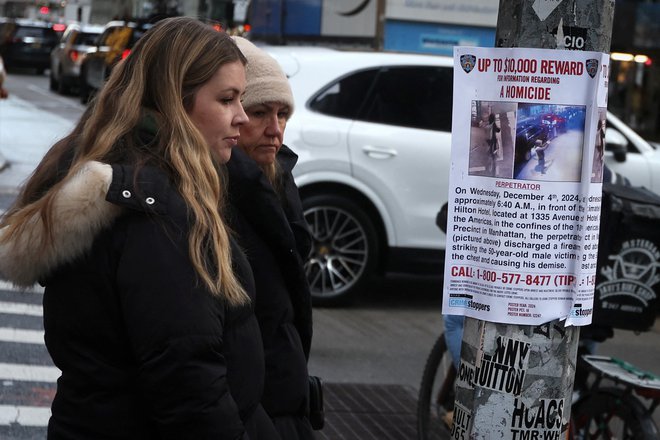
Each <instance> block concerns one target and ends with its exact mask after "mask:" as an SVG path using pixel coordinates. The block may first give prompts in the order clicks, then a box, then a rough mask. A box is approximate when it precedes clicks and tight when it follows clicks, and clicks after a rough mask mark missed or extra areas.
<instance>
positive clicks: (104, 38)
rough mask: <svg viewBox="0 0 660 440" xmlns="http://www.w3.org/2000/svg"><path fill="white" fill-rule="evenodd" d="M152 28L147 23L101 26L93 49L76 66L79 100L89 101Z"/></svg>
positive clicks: (111, 23)
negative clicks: (137, 42)
mask: <svg viewBox="0 0 660 440" xmlns="http://www.w3.org/2000/svg"><path fill="white" fill-rule="evenodd" d="M152 26H153V23H151V22H149V23H147V22H137V21H135V22H131V21H111V22H110V23H108V24H106V25H105V28H104V30H103V32H102V33H101V36H100V37H99V39H98V41H97V45H96V47H95V48H92V49H91V50H90V51H89V52H88V53H87V56H86V57H85V59H84V60H83V62H82V65H81V66H80V101H81V102H83V103H87V102H88V101H89V99H90V98H91V97H92V96H93V95H94V94H95V93H96V92H97V91H98V90H100V89H101V87H103V84H104V83H105V80H106V79H107V78H108V76H109V75H110V72H111V71H112V68H113V67H114V66H115V65H116V64H117V63H118V62H119V61H121V60H122V59H124V58H126V57H127V56H128V54H129V53H130V51H131V48H132V47H133V45H134V44H135V42H136V41H137V40H139V39H140V37H142V35H144V33H145V32H146V31H147V29H149V28H150V27H152Z"/></svg>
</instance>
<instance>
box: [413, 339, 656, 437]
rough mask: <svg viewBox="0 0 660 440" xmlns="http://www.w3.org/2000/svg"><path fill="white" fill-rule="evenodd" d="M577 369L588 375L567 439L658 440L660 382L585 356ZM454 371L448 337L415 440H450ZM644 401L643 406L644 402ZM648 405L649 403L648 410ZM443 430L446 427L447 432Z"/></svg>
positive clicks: (435, 357) (429, 367)
mask: <svg viewBox="0 0 660 440" xmlns="http://www.w3.org/2000/svg"><path fill="white" fill-rule="evenodd" d="M578 369H582V370H583V371H585V372H586V373H587V375H586V376H585V381H584V383H583V384H577V385H576V387H575V388H576V390H577V391H576V392H575V396H574V397H573V401H572V404H571V425H570V427H569V439H572V440H615V439H616V440H657V439H659V438H660V434H659V431H658V427H657V426H656V425H655V423H654V421H653V418H652V415H653V412H654V411H655V409H656V408H657V407H658V405H659V404H660V378H659V377H657V376H654V375H653V374H650V373H647V372H644V371H642V370H639V369H638V368H636V367H635V366H633V365H632V364H629V363H627V362H625V361H621V360H618V359H614V358H610V357H605V356H594V355H582V356H580V359H579V362H578ZM455 377H456V369H455V368H454V366H453V363H452V361H451V355H450V354H449V352H448V351H447V344H446V342H445V338H444V334H441V335H440V336H439V337H438V339H437V340H436V342H435V344H434V345H433V348H432V349H431V352H430V354H429V356H428V358H427V360H426V365H425V367H424V373H423V374H422V382H421V385H420V388H419V396H418V401H417V438H418V440H435V439H441V438H447V436H448V434H449V426H448V423H447V422H446V421H444V420H443V418H444V417H445V416H446V414H447V413H448V412H449V411H450V410H451V409H452V408H453V404H454V380H455ZM643 399H644V400H643ZM645 400H648V401H650V403H646V404H645ZM443 425H444V426H443Z"/></svg>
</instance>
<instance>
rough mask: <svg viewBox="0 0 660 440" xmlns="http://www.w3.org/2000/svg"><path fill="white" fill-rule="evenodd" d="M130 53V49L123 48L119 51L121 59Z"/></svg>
mask: <svg viewBox="0 0 660 440" xmlns="http://www.w3.org/2000/svg"><path fill="white" fill-rule="evenodd" d="M130 53H131V50H130V49H124V51H123V52H122V53H121V59H122V60H124V59H126V57H127V56H128V54H130Z"/></svg>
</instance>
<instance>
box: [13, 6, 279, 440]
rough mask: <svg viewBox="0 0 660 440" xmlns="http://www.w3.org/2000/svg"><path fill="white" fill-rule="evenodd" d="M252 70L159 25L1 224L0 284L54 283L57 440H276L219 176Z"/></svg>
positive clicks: (244, 276) (181, 28) (50, 303)
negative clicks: (265, 404)
mask: <svg viewBox="0 0 660 440" xmlns="http://www.w3.org/2000/svg"><path fill="white" fill-rule="evenodd" d="M244 65H245V58H244V57H243V55H242V54H241V52H240V51H239V50H238V48H237V47H236V45H235V43H234V42H233V41H232V40H231V38H230V37H229V36H228V35H226V34H225V33H221V32H217V31H215V30H214V29H213V28H212V27H211V26H209V25H207V24H203V23H202V22H200V21H198V20H196V19H192V18H187V17H179V18H172V19H165V20H162V21H160V22H158V23H157V24H156V25H154V27H152V28H151V29H150V30H149V31H147V32H146V33H145V35H144V36H143V37H142V38H141V39H140V40H139V41H138V42H137V44H136V45H135V47H134V48H133V50H132V52H131V54H130V55H129V56H128V57H127V58H126V59H124V60H123V61H121V62H120V63H119V64H117V66H116V67H115V68H114V69H113V71H112V74H111V75H110V77H109V79H108V81H107V83H106V84H105V86H104V87H103V89H102V90H101V91H100V93H99V95H98V98H97V99H96V100H95V101H94V102H93V103H92V104H90V107H89V108H88V110H87V111H86V113H85V114H84V115H83V117H82V118H81V120H80V122H79V123H78V124H77V126H76V127H75V128H74V130H73V132H72V133H71V134H70V135H69V136H67V137H66V138H64V139H63V140H62V141H60V142H58V143H57V144H56V145H55V146H54V147H53V148H52V149H51V150H50V151H49V152H48V153H47V155H46V156H45V158H44V159H43V160H42V162H41V163H40V165H39V166H38V167H37V169H36V170H35V173H34V174H33V176H32V177H31V178H30V179H29V181H28V182H27V184H26V186H25V187H24V188H23V189H22V192H21V194H20V196H19V198H18V201H17V202H16V204H15V206H13V208H12V209H11V210H10V211H9V212H8V213H7V214H6V216H4V217H3V219H2V224H1V226H2V232H1V235H0V274H1V275H2V277H3V278H6V279H8V280H10V281H12V282H13V283H15V284H17V285H22V286H28V285H31V284H33V283H35V282H37V281H39V282H40V283H41V284H43V285H44V286H45V292H44V299H43V301H44V328H45V341H46V347H47V348H48V351H49V353H50V355H51V356H52V358H53V361H54V363H55V365H56V366H57V367H58V368H59V369H61V370H62V376H61V377H60V378H59V380H58V384H57V393H56V395H55V398H54V401H53V404H52V416H51V419H50V421H49V425H48V438H49V439H64V438H66V439H101V438H123V439H129V438H130V439H184V438H185V439H196V440H199V439H214V440H219V439H227V440H230V439H231V440H235V439H242V440H247V439H252V440H254V439H257V438H259V439H268V440H270V439H277V433H276V432H275V431H274V427H273V425H272V423H271V421H270V419H269V418H268V416H267V415H266V413H265V412H264V411H263V408H262V407H261V405H260V399H261V396H262V391H263V381H264V354H263V344H262V341H261V335H260V331H259V326H258V323H257V321H256V318H255V316H254V311H253V308H252V305H253V302H254V280H253V277H252V273H251V270H250V267H249V263H248V262H247V260H246V259H245V256H244V255H243V254H242V253H241V251H240V249H239V247H238V246H237V245H236V244H235V243H234V241H233V239H232V238H231V236H230V235H229V232H228V228H227V227H226V225H225V220H224V219H223V217H222V215H221V213H222V212H223V209H222V202H223V198H224V197H223V189H224V188H223V186H222V180H221V178H220V175H219V174H218V171H217V170H218V167H219V166H220V165H221V164H222V163H225V162H227V160H229V157H230V155H231V150H232V147H234V146H235V145H236V142H237V139H238V137H239V128H240V126H241V125H243V124H245V123H246V122H247V116H246V114H245V112H244V111H243V108H242V106H241V103H240V98H241V95H242V94H243V92H244V90H245V84H246V81H245V68H244ZM232 268H233V270H232Z"/></svg>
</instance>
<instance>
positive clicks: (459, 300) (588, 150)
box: [443, 47, 609, 325]
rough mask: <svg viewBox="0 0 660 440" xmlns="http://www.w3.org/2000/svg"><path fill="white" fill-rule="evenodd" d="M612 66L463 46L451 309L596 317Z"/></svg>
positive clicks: (584, 56) (487, 317) (583, 56)
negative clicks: (595, 284)
mask: <svg viewBox="0 0 660 440" xmlns="http://www.w3.org/2000/svg"><path fill="white" fill-rule="evenodd" d="M608 63H609V56H608V55H607V54H603V53H600V52H582V51H565V50H549V49H523V48H497V49H494V48H479V47H457V48H455V50H454V109H453V126H452V152H451V174H450V182H449V215H448V224H447V247H446V259H445V262H446V263H445V278H444V279H445V281H444V296H443V313H445V314H454V315H467V316H471V317H473V318H477V319H481V320H484V321H491V322H501V323H509V324H523V325H539V324H543V323H545V322H549V321H552V320H555V319H564V318H566V324H567V325H587V324H589V323H590V322H591V315H592V310H593V306H592V305H593V292H594V283H595V279H596V259H597V255H598V233H599V220H600V205H601V189H602V176H603V150H604V147H605V117H606V106H607V102H606V100H607V79H608V78H607V73H608Z"/></svg>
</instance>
